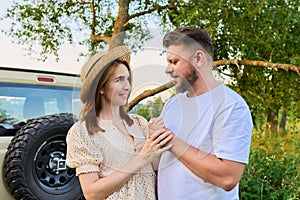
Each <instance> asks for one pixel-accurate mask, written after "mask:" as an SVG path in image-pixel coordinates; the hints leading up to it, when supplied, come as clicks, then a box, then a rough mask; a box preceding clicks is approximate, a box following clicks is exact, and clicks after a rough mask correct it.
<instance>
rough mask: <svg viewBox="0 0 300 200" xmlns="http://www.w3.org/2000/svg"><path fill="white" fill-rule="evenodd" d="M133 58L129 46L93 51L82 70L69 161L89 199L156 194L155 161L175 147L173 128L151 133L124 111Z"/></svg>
mask: <svg viewBox="0 0 300 200" xmlns="http://www.w3.org/2000/svg"><path fill="white" fill-rule="evenodd" d="M129 62H130V51H129V49H128V48H127V47H125V46H119V47H116V48H114V49H112V50H110V51H108V52H107V53H102V52H101V53H97V54H95V55H94V56H93V57H91V58H90V59H89V61H88V62H87V63H86V64H85V65H84V67H83V69H82V72H81V76H80V78H81V81H82V83H83V85H82V90H81V93H80V99H81V101H82V103H83V108H82V111H81V115H82V118H81V120H80V121H78V122H76V123H75V124H74V125H73V126H72V128H71V129H70V131H69V133H68V135H67V164H68V166H69V167H72V168H76V175H77V176H78V177H79V181H80V184H81V187H82V191H83V194H84V196H85V198H86V199H87V200H94V199H96V200H99V199H116V200H120V199H128V200H129V199H151V200H152V199H155V179H156V177H155V173H154V169H153V167H155V166H152V163H156V162H154V161H155V160H156V159H158V157H159V156H160V154H161V153H163V152H165V151H167V150H168V149H170V148H171V145H166V146H164V145H165V144H167V143H168V142H169V141H170V140H171V139H172V136H171V135H170V134H169V132H167V133H165V134H161V133H162V130H157V131H156V132H154V133H153V134H151V135H150V134H149V135H147V132H146V130H147V121H146V120H145V119H144V118H142V117H141V116H137V115H129V114H127V113H126V112H125V109H124V107H125V106H126V105H127V102H128V97H129V94H130V91H131V74H130V68H129ZM151 132H153V131H151Z"/></svg>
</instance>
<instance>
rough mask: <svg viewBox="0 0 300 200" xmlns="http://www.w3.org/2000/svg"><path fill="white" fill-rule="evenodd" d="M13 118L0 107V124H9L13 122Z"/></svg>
mask: <svg viewBox="0 0 300 200" xmlns="http://www.w3.org/2000/svg"><path fill="white" fill-rule="evenodd" d="M14 121H15V120H14V119H13V118H11V117H10V115H9V114H7V112H6V111H5V110H3V109H0V124H1V123H2V124H9V123H13V122H14Z"/></svg>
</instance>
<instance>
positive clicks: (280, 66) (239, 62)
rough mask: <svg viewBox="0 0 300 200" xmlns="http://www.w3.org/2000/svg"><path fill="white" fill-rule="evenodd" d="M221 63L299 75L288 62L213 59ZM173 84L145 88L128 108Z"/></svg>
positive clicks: (298, 70) (295, 68)
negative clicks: (290, 72) (281, 70)
mask: <svg viewBox="0 0 300 200" xmlns="http://www.w3.org/2000/svg"><path fill="white" fill-rule="evenodd" d="M222 65H246V66H259V67H270V68H272V69H274V70H276V71H278V69H283V70H285V71H289V70H291V71H294V72H296V73H298V74H299V75H300V67H299V66H296V65H290V64H280V63H270V62H263V61H256V60H239V59H232V60H218V61H214V66H213V67H217V66H222ZM173 86H174V83H173V81H170V82H168V83H165V84H163V85H161V86H159V87H157V88H154V89H151V90H145V91H144V92H143V93H141V94H140V95H138V96H137V97H135V98H134V99H133V100H131V101H130V102H129V104H128V110H131V109H132V108H133V107H134V106H135V105H136V104H138V103H139V102H140V101H142V100H143V99H146V98H148V97H150V96H154V95H155V94H158V93H160V92H162V91H164V90H167V89H169V88H171V87H173Z"/></svg>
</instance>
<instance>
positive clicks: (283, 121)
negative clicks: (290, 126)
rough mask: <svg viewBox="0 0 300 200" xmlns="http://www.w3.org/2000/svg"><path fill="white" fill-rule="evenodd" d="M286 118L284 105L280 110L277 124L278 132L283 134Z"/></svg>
mask: <svg viewBox="0 0 300 200" xmlns="http://www.w3.org/2000/svg"><path fill="white" fill-rule="evenodd" d="M286 118H287V111H286V107H285V106H284V107H283V108H282V111H281V119H280V125H279V128H280V132H281V133H283V134H284V133H285V125H286Z"/></svg>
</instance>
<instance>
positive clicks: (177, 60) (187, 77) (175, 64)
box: [165, 45, 198, 92]
mask: <svg viewBox="0 0 300 200" xmlns="http://www.w3.org/2000/svg"><path fill="white" fill-rule="evenodd" d="M193 56H194V55H193V53H192V52H191V50H188V49H187V48H184V47H183V46H177V45H171V46H169V47H168V48H167V56H166V59H167V62H168V65H167V67H166V69H165V73H167V74H169V75H170V76H171V77H172V78H173V81H174V83H175V88H176V90H177V91H178V92H185V91H191V90H192V89H193V85H194V83H195V82H196V80H197V79H198V75H197V73H196V69H195V67H194V66H193V65H192V62H191V60H192V57H193Z"/></svg>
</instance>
